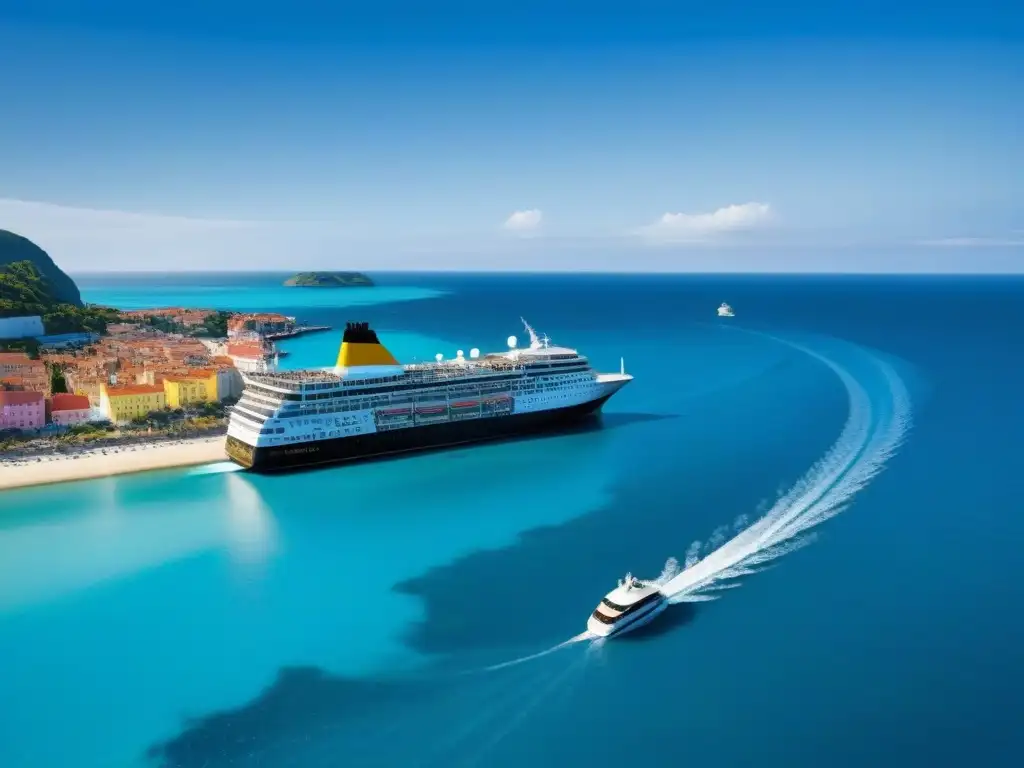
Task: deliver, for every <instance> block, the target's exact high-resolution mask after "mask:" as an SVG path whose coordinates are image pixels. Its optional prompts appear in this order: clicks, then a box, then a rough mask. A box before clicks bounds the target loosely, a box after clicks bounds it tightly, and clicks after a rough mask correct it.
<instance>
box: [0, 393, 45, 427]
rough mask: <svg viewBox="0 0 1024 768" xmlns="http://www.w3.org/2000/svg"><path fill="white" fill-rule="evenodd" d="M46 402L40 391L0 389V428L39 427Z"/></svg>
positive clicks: (43, 424) (42, 422) (43, 423)
mask: <svg viewBox="0 0 1024 768" xmlns="http://www.w3.org/2000/svg"><path fill="white" fill-rule="evenodd" d="M45 426H46V404H45V402H44V398H43V395H42V393H41V392H9V391H0V429H41V428H42V427H45Z"/></svg>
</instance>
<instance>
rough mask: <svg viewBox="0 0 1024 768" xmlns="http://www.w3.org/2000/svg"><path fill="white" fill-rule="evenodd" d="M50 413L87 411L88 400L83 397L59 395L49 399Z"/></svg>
mask: <svg viewBox="0 0 1024 768" xmlns="http://www.w3.org/2000/svg"><path fill="white" fill-rule="evenodd" d="M50 410H51V411H87V410H89V398H88V397H86V396H85V395H72V394H67V393H60V394H56V395H54V396H53V397H52V398H50Z"/></svg>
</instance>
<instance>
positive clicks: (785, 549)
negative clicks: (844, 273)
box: [661, 337, 911, 603]
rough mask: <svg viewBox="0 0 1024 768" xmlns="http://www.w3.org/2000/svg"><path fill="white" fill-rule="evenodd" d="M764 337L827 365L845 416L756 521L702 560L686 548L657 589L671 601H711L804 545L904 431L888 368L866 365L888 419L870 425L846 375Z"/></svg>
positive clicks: (895, 382) (901, 399) (897, 387)
mask: <svg viewBox="0 0 1024 768" xmlns="http://www.w3.org/2000/svg"><path fill="white" fill-rule="evenodd" d="M771 338H773V339H775V340H776V341H779V342H782V343H784V344H787V345H789V346H791V347H794V348H796V349H798V350H800V351H801V352H803V353H805V354H807V355H810V356H811V357H813V358H815V359H816V360H818V361H820V362H821V363H823V364H824V365H826V366H828V368H829V369H831V370H832V371H833V372H834V373H835V374H836V376H838V377H839V379H840V381H842V383H843V386H844V387H845V388H846V392H847V398H848V401H849V416H848V418H847V420H846V424H845V425H844V426H843V430H842V432H841V433H840V435H839V438H838V439H837V440H836V443H835V444H834V445H833V446H832V447H831V448H830V449H829V451H828V452H827V453H826V455H825V456H824V457H823V458H822V459H821V460H820V461H819V462H818V463H817V464H815V465H814V466H813V467H812V468H811V469H810V470H809V471H808V472H807V474H805V475H804V477H803V478H802V479H801V480H800V481H799V482H798V483H797V484H796V485H795V486H794V487H793V488H792V489H791V490H790V491H789V492H788V493H786V494H785V495H784V496H782V497H781V498H780V499H779V500H778V501H777V502H776V503H775V505H774V506H772V508H771V509H770V510H769V511H768V512H767V513H766V514H765V515H764V516H763V517H762V518H761V519H759V520H757V521H756V522H755V523H753V524H752V525H750V526H749V527H747V528H745V529H743V530H742V531H740V532H739V533H738V534H736V535H735V536H733V538H731V539H729V540H728V541H726V542H725V543H724V544H722V545H721V546H719V547H718V548H717V549H715V550H714V551H713V552H711V553H710V554H709V555H707V556H706V557H705V558H703V559H702V560H697V561H696V562H693V557H692V552H693V550H692V549H691V557H690V558H688V562H687V568H686V569H685V570H683V571H682V573H680V574H678V575H677V576H675V577H674V578H672V579H670V580H669V581H667V582H666V583H665V584H663V585H662V587H661V591H662V592H663V593H664V594H666V595H667V596H668V597H669V599H670V600H671V601H672V602H675V603H678V602H704V601H708V600H714V599H716V598H717V597H718V594H717V593H718V592H719V591H720V590H722V589H724V588H730V587H733V586H737V584H736V582H734V581H732V580H733V579H737V578H739V577H742V576H747V575H749V574H751V573H756V572H757V571H758V570H760V569H761V568H762V567H764V566H765V565H766V564H768V563H770V562H771V561H773V560H775V559H777V558H779V557H782V556H783V555H785V554H788V553H790V552H793V551H794V550H796V549H799V548H800V547H803V546H806V545H807V544H809V543H810V542H811V541H812V537H813V534H809V533H808V532H809V531H810V530H811V529H812V528H814V527H815V526H818V525H820V524H821V523H823V522H825V521H826V520H828V519H830V518H832V517H834V516H835V515H837V514H839V513H840V512H842V511H843V509H844V508H845V506H846V505H847V504H848V503H849V502H850V500H851V499H852V497H853V496H854V495H855V494H856V493H857V492H858V491H860V490H861V489H862V488H864V487H865V486H866V485H867V484H868V483H869V482H870V481H871V480H872V478H874V477H875V476H876V475H877V474H878V473H879V472H880V471H881V470H882V469H883V467H884V465H885V463H886V461H887V460H888V459H889V458H890V457H891V456H892V455H893V453H895V451H896V450H897V449H898V448H899V446H900V445H901V444H902V442H903V440H904V438H905V436H906V433H907V431H908V430H909V428H910V424H911V406H910V396H909V393H908V392H907V388H906V386H905V385H904V383H903V381H902V379H900V377H899V375H898V374H897V373H896V371H895V370H893V368H892V367H891V366H889V365H888V364H886V363H884V362H882V361H881V360H879V359H877V358H874V357H872V358H871V360H872V363H873V364H874V365H875V366H876V367H877V368H878V369H879V370H880V372H881V373H882V375H883V376H884V378H885V381H886V384H887V388H888V395H889V403H887V405H888V408H887V409H886V411H887V413H883V414H881V415H880V416H879V418H878V420H877V421H875V419H874V414H873V409H872V407H871V398H870V397H868V394H867V392H866V391H865V389H864V387H863V386H861V384H860V383H859V382H858V381H857V379H856V378H854V377H853V376H852V375H851V374H850V373H849V371H847V370H846V369H845V368H843V367H842V366H840V365H839V364H837V363H836V362H834V361H833V360H831V359H829V358H828V357H826V356H824V355H822V354H820V353H818V352H816V351H815V350H813V349H810V348H808V347H805V346H803V345H801V344H797V343H795V342H791V341H787V340H785V339H778V338H776V337H771ZM873 422H875V423H874V429H872V424H873Z"/></svg>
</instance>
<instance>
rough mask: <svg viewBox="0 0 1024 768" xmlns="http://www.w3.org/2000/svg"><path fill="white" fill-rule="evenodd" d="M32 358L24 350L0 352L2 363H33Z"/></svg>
mask: <svg viewBox="0 0 1024 768" xmlns="http://www.w3.org/2000/svg"><path fill="white" fill-rule="evenodd" d="M31 362H32V360H31V359H30V358H29V356H28V355H26V354H25V353H24V352H0V363H26V364H27V363H31Z"/></svg>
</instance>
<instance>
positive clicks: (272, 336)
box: [263, 325, 331, 341]
mask: <svg viewBox="0 0 1024 768" xmlns="http://www.w3.org/2000/svg"><path fill="white" fill-rule="evenodd" d="M329 330H331V326H329V325H297V326H295V327H294V328H292V329H291V330H290V331H280V332H279V333H267V334H264V335H263V338H265V339H266V340H267V341H280V340H281V339H291V338H294V337H295V336H302V335H303V334H306V333H318V332H320V331H329Z"/></svg>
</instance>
